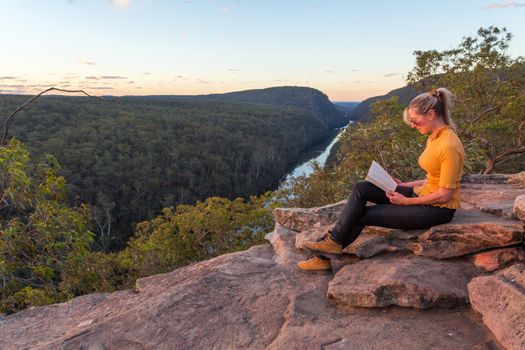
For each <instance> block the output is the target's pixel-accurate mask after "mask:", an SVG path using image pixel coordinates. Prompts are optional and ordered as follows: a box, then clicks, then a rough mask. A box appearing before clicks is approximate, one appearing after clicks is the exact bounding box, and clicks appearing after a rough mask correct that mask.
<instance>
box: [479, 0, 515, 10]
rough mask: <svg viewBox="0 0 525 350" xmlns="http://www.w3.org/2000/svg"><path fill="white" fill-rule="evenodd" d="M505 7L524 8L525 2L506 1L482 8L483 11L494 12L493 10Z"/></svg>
mask: <svg viewBox="0 0 525 350" xmlns="http://www.w3.org/2000/svg"><path fill="white" fill-rule="evenodd" d="M506 7H525V2H516V1H507V2H501V3H492V4H488V5H487V6H484V7H483V9H484V10H494V9H501V8H506Z"/></svg>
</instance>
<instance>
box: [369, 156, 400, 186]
mask: <svg viewBox="0 0 525 350" xmlns="http://www.w3.org/2000/svg"><path fill="white" fill-rule="evenodd" d="M365 180H366V181H369V182H371V183H373V184H374V185H376V186H377V187H379V188H381V189H382V190H383V191H385V192H387V191H395V190H396V187H397V183H396V182H395V181H394V179H392V177H391V176H390V175H389V174H388V173H387V172H386V170H385V169H383V167H382V166H381V165H379V163H377V162H376V161H375V160H373V161H372V165H370V169H368V175H366V178H365Z"/></svg>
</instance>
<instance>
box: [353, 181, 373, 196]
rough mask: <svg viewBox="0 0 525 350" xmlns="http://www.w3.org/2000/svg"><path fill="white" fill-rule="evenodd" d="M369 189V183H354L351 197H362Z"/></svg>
mask: <svg viewBox="0 0 525 350" xmlns="http://www.w3.org/2000/svg"><path fill="white" fill-rule="evenodd" d="M369 188H370V182H368V181H366V180H359V181H357V182H356V183H354V186H353V187H352V193H351V194H350V196H352V195H357V196H359V197H362V196H363V195H364V194H365V193H366V191H367V190H368V189H369Z"/></svg>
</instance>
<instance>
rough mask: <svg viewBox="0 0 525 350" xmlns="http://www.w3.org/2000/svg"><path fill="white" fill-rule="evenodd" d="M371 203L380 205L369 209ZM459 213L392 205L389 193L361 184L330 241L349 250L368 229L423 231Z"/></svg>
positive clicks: (409, 191)
mask: <svg viewBox="0 0 525 350" xmlns="http://www.w3.org/2000/svg"><path fill="white" fill-rule="evenodd" d="M396 191H397V192H399V193H401V194H403V195H404V196H406V197H416V196H417V195H416V194H415V193H414V191H413V189H412V188H411V187H404V186H397V188H396ZM367 202H372V203H375V204H376V205H371V206H366V203H367ZM455 212H456V210H455V209H449V208H442V207H438V206H435V205H429V204H423V205H397V204H392V203H390V200H389V199H388V197H387V196H386V194H385V191H383V190H382V189H380V188H379V187H377V186H376V185H374V184H373V183H371V182H368V181H359V182H357V183H356V184H355V185H354V188H353V190H352V193H351V194H350V196H349V197H348V202H347V203H346V206H345V207H344V209H343V212H342V213H341V216H340V217H339V219H338V220H337V223H336V224H335V227H334V229H333V230H331V235H330V237H331V238H332V240H334V241H335V242H337V243H339V244H342V245H343V247H346V246H347V245H349V244H351V243H352V242H353V241H355V240H356V239H357V237H358V236H359V234H360V233H361V231H362V230H363V228H364V227H365V226H381V227H388V228H397V229H405V230H409V229H423V228H429V227H432V226H435V225H439V224H443V223H446V222H449V221H450V220H452V218H453V217H454V213H455Z"/></svg>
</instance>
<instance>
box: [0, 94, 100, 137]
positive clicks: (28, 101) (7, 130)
mask: <svg viewBox="0 0 525 350" xmlns="http://www.w3.org/2000/svg"><path fill="white" fill-rule="evenodd" d="M49 91H61V92H68V93H82V94H84V95H86V96H88V97H94V98H100V99H103V98H102V97H98V96H93V95H90V94H88V93H87V92H85V91H84V90H65V89H59V88H55V87H51V88H49V89H47V90H44V91H42V92H40V93H39V94H38V95H35V96H33V97H31V98H30V99H29V100H27V101H26V102H24V103H23V104H21V105H19V106H18V107H16V109H15V110H14V111H13V113H11V114H10V115H9V117H7V119H6V121H5V122H4V136H3V137H2V142H1V143H0V146H4V145H5V140H6V139H7V134H8V132H9V122H10V121H11V119H13V117H14V116H15V114H17V113H18V112H20V111H21V110H23V109H24V108H26V107H27V106H28V105H29V104H30V103H31V102H33V101H34V100H36V99H37V98H39V97H40V96H42V95H43V94H45V93H47V92H49Z"/></svg>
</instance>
